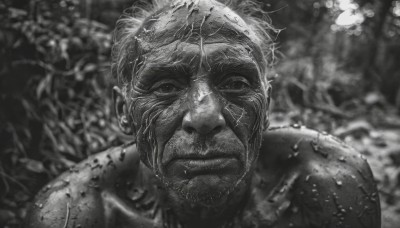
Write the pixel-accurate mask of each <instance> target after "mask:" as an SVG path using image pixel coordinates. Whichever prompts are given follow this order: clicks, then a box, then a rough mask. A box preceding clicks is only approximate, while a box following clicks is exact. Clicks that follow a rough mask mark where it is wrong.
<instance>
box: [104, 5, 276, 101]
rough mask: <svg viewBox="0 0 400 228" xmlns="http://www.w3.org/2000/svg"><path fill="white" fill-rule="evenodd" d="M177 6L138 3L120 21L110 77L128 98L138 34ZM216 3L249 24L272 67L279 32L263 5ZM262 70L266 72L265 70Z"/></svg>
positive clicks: (264, 58)
mask: <svg viewBox="0 0 400 228" xmlns="http://www.w3.org/2000/svg"><path fill="white" fill-rule="evenodd" d="M150 1H151V0H150ZM174 2H177V0H174V1H170V0H152V1H151V2H146V1H139V2H137V3H136V4H134V5H133V6H132V7H131V8H128V9H127V10H126V11H125V12H124V14H123V15H122V16H121V18H120V19H119V20H118V21H117V24H116V28H115V30H114V35H113V37H114V38H113V48H112V54H111V74H112V79H113V81H114V84H118V85H120V86H123V88H122V89H123V93H124V94H125V95H127V94H126V92H127V87H128V85H129V80H128V77H131V76H132V75H131V74H130V73H128V72H132V70H133V69H130V70H129V69H128V66H129V65H131V64H129V63H131V62H132V60H131V59H130V58H131V55H130V51H131V50H130V49H131V48H132V43H133V42H134V40H135V37H136V35H137V33H138V32H139V31H140V29H141V28H142V26H143V24H144V23H145V22H146V19H147V18H149V17H151V16H153V15H154V14H155V13H156V12H158V11H160V10H162V9H164V8H165V7H166V6H167V5H170V4H173V3H174ZM217 2H219V3H222V4H224V5H225V6H227V7H229V8H230V9H231V10H233V11H234V12H235V13H237V14H238V15H239V16H240V17H241V18H242V19H243V20H244V21H245V22H246V23H247V25H248V26H249V27H250V29H251V30H252V31H253V32H254V33H255V34H256V37H257V38H258V40H257V41H256V44H257V45H258V46H259V47H260V49H261V52H262V54H263V60H264V62H265V66H266V67H268V66H271V65H272V64H273V62H274V59H275V42H274V41H275V40H274V39H273V38H272V37H271V35H270V33H276V32H277V30H276V29H274V28H273V26H272V25H271V23H270V19H269V17H268V15H267V12H266V11H264V10H263V9H262V6H261V3H259V2H257V1H255V0H217ZM262 70H264V71H265V70H266V69H262ZM127 74H128V75H127ZM265 80H266V79H265Z"/></svg>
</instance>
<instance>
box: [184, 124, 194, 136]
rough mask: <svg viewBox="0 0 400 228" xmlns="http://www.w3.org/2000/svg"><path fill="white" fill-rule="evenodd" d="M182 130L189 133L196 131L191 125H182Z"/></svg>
mask: <svg viewBox="0 0 400 228" xmlns="http://www.w3.org/2000/svg"><path fill="white" fill-rule="evenodd" d="M184 130H185V131H186V132H187V133H189V134H193V132H195V131H196V130H195V129H194V128H193V127H190V126H186V127H184Z"/></svg>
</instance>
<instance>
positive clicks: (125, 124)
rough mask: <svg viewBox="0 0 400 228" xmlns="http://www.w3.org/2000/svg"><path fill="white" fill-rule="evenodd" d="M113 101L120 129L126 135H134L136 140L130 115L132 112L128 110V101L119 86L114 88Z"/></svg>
mask: <svg viewBox="0 0 400 228" xmlns="http://www.w3.org/2000/svg"><path fill="white" fill-rule="evenodd" d="M113 100H114V109H115V114H116V115H117V120H118V126H119V128H120V129H121V131H122V132H123V133H124V134H126V135H132V136H133V137H134V138H135V140H136V132H135V129H134V126H133V123H132V119H131V117H130V115H129V111H130V110H128V104H127V101H126V100H125V97H124V95H123V94H122V91H121V89H120V88H119V87H118V86H114V88H113Z"/></svg>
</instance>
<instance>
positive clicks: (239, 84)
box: [220, 77, 250, 92]
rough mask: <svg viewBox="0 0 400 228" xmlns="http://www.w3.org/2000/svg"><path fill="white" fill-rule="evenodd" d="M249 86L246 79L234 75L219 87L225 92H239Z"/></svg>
mask: <svg viewBox="0 0 400 228" xmlns="http://www.w3.org/2000/svg"><path fill="white" fill-rule="evenodd" d="M249 87H250V83H249V81H248V80H247V79H245V78H243V77H234V78H230V79H228V80H226V81H224V82H223V83H222V84H221V86H220V89H221V90H225V91H227V92H241V91H243V90H246V89H248V88H249Z"/></svg>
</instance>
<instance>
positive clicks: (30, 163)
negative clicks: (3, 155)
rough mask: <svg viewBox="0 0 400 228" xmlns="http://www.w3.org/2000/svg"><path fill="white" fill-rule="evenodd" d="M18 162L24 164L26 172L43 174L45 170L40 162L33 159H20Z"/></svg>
mask: <svg viewBox="0 0 400 228" xmlns="http://www.w3.org/2000/svg"><path fill="white" fill-rule="evenodd" d="M20 162H22V163H25V168H26V169H27V170H29V171H32V172H35V173H43V172H44V170H45V169H44V166H43V163H42V162H40V161H36V160H33V159H29V158H22V159H20Z"/></svg>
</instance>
